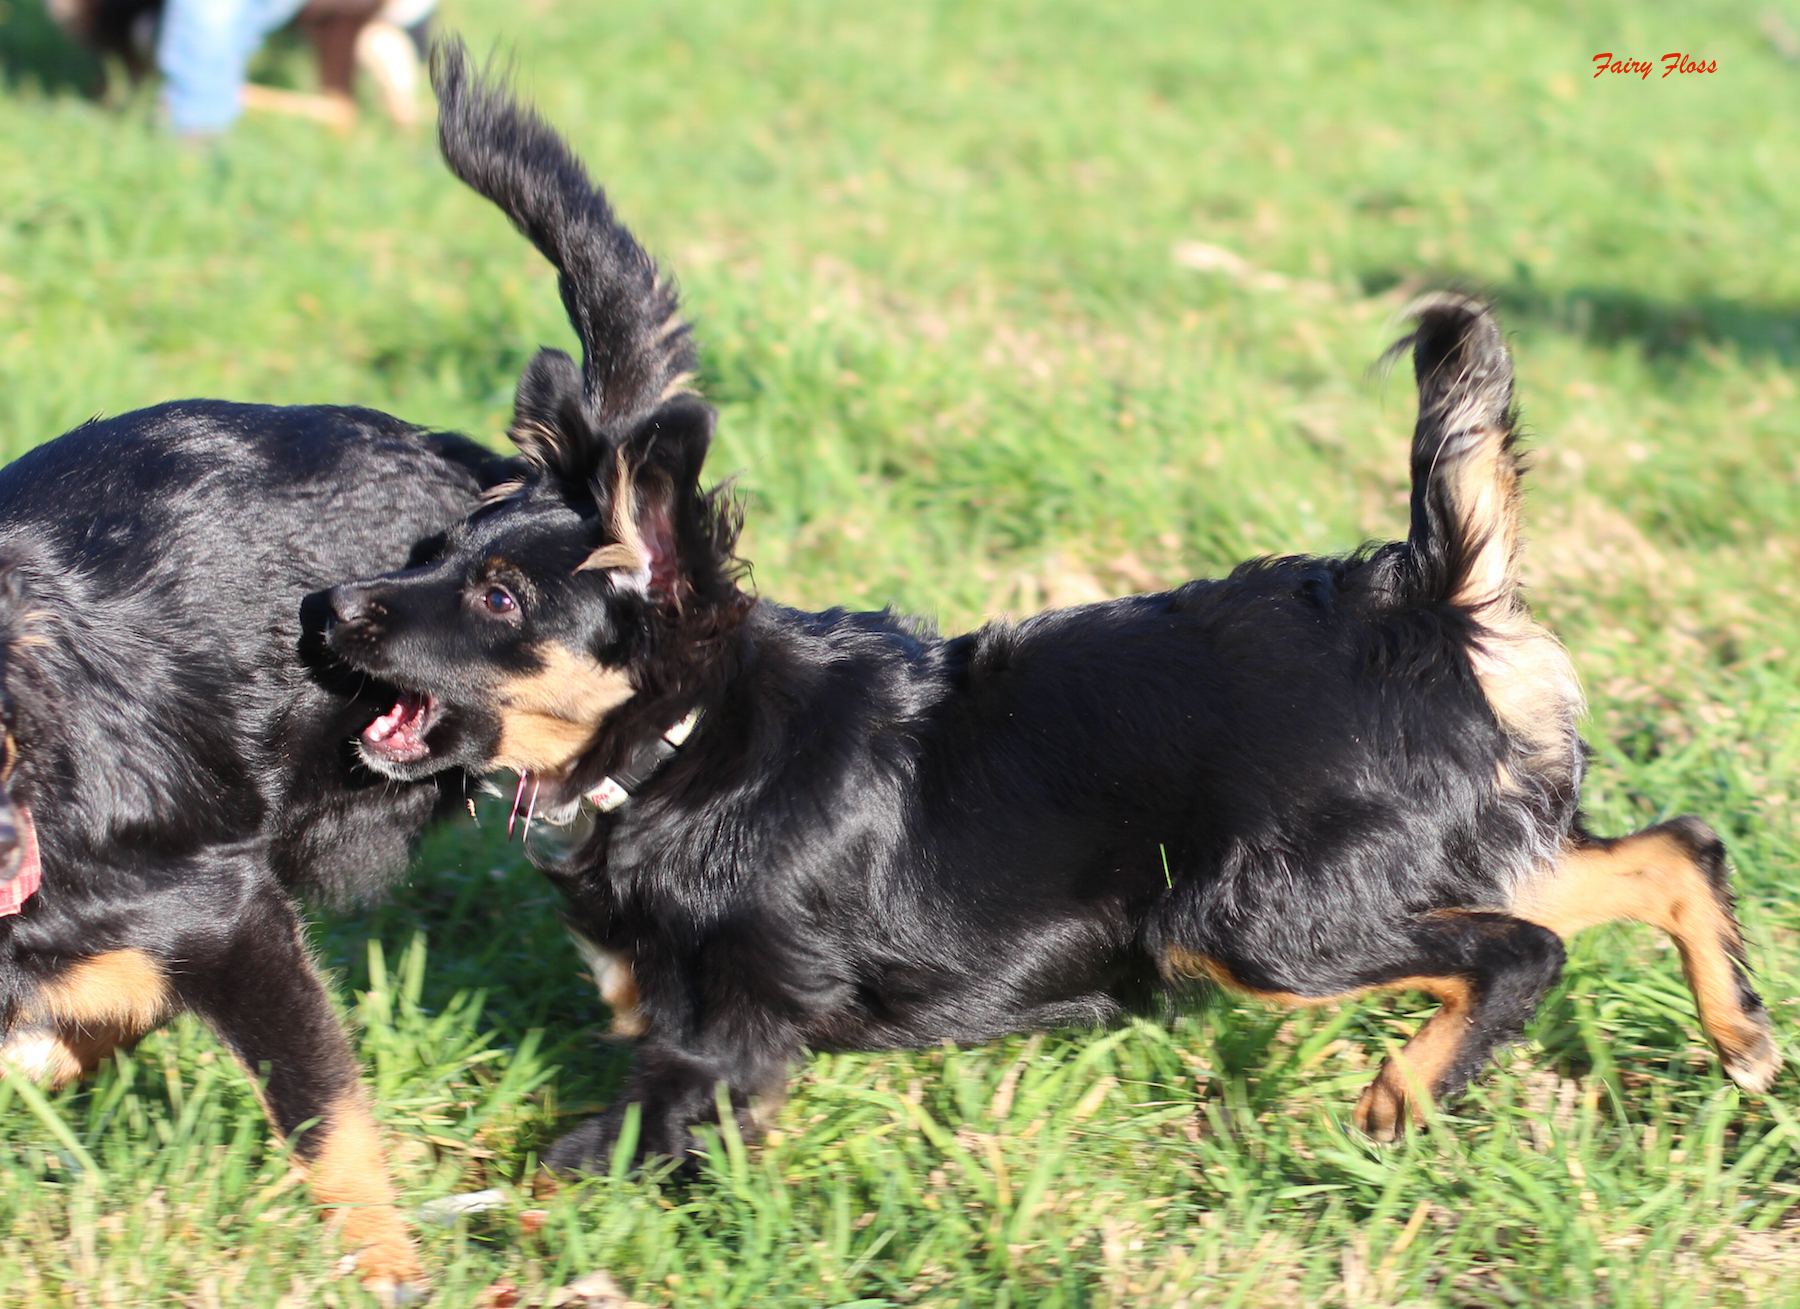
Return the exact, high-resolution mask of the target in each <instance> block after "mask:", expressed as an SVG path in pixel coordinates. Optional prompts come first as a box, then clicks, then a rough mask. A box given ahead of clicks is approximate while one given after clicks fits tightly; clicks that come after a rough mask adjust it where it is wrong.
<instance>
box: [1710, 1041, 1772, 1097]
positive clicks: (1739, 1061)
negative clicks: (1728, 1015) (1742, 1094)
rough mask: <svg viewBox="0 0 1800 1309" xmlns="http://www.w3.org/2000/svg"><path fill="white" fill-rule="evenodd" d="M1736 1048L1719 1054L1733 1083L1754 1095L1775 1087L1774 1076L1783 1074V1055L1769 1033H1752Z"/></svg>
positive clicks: (1723, 1050) (1734, 1044)
mask: <svg viewBox="0 0 1800 1309" xmlns="http://www.w3.org/2000/svg"><path fill="white" fill-rule="evenodd" d="M1733 1046H1734V1048H1732V1049H1729V1050H1725V1049H1721V1050H1720V1051H1719V1060H1720V1062H1721V1063H1723V1064H1724V1065H1725V1072H1726V1073H1727V1074H1728V1075H1729V1076H1730V1077H1731V1080H1732V1081H1734V1082H1736V1083H1737V1084H1738V1085H1739V1086H1741V1087H1743V1088H1744V1089H1745V1090H1746V1091H1749V1092H1751V1093H1753V1094H1755V1095H1761V1094H1762V1093H1763V1092H1765V1091H1767V1090H1768V1089H1769V1088H1770V1087H1771V1086H1773V1085H1775V1075H1776V1074H1777V1073H1779V1072H1780V1071H1781V1052H1780V1051H1779V1050H1777V1049H1776V1048H1775V1042H1774V1041H1772V1040H1770V1039H1769V1034H1768V1033H1767V1032H1765V1031H1756V1030H1752V1031H1750V1032H1749V1033H1746V1034H1745V1036H1744V1037H1743V1038H1742V1039H1740V1040H1738V1041H1735V1042H1733Z"/></svg>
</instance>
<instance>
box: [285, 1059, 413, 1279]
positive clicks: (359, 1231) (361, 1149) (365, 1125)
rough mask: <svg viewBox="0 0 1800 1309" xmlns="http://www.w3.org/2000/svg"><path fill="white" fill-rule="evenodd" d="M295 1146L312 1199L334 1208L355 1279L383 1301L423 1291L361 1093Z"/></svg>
mask: <svg viewBox="0 0 1800 1309" xmlns="http://www.w3.org/2000/svg"><path fill="white" fill-rule="evenodd" d="M300 1145H301V1149H300V1153H302V1154H303V1155H304V1157H305V1164H304V1167H305V1169H306V1174H307V1181H308V1183H309V1185H310V1186H311V1188H312V1193H313V1198H314V1199H315V1200H317V1201H318V1202H319V1203H320V1204H322V1205H333V1206H337V1207H338V1209H339V1214H340V1221H341V1227H342V1232H343V1241H344V1244H345V1246H346V1247H348V1248H349V1249H350V1250H352V1251H353V1252H355V1255H356V1271H357V1275H358V1276H359V1277H361V1278H362V1280H363V1281H364V1282H365V1283H366V1284H368V1285H369V1286H370V1287H371V1289H373V1290H375V1291H376V1293H377V1294H379V1295H383V1296H386V1297H388V1298H391V1296H392V1292H393V1291H394V1290H396V1289H397V1288H399V1287H400V1286H403V1285H411V1286H415V1287H418V1286H423V1285H424V1284H425V1273H424V1270H423V1269H422V1268H420V1266H419V1258H418V1254H417V1252H415V1251H414V1249H413V1243H412V1238H411V1237H410V1236H408V1235H407V1232H406V1225H405V1224H404V1223H402V1222H401V1221H400V1215H399V1213H398V1212H397V1211H396V1210H395V1209H394V1185H393V1183H392V1182H391V1181H390V1180H389V1178H388V1170H387V1156H386V1155H385V1154H384V1153H383V1152H382V1149H381V1137H380V1135H379V1133H378V1132H377V1130H376V1127H375V1119H374V1118H373V1116H371V1115H370V1113H369V1105H368V1101H367V1100H366V1099H365V1098H364V1097H363V1093H362V1091H361V1089H360V1088H358V1089H355V1090H352V1091H349V1092H346V1093H345V1094H344V1095H342V1096H341V1097H339V1098H338V1099H337V1100H336V1101H334V1102H333V1103H332V1105H331V1107H330V1109H328V1110H327V1111H326V1113H325V1115H324V1118H323V1120H322V1121H320V1122H318V1123H316V1124H314V1125H313V1126H312V1127H310V1128H308V1129H307V1132H306V1135H305V1136H304V1137H303V1138H302V1140H301V1143H300Z"/></svg>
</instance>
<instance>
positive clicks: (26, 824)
mask: <svg viewBox="0 0 1800 1309" xmlns="http://www.w3.org/2000/svg"><path fill="white" fill-rule="evenodd" d="M13 814H14V820H13V821H14V822H15V824H16V825H17V827H18V832H19V846H20V848H21V849H22V850H23V852H24V854H23V857H22V858H21V859H20V861H19V871H18V872H17V873H15V874H14V875H13V878H12V880H11V881H9V882H7V883H6V884H4V885H0V918H5V917H7V916H8V915H9V914H16V913H18V912H19V911H20V910H22V909H23V908H24V907H25V902H26V901H27V900H29V899H31V897H32V896H33V895H35V894H36V893H37V889H38V886H39V885H40V884H41V883H42V882H43V880H44V867H43V861H42V860H41V859H39V858H38V843H37V827H36V825H34V824H33V823H32V821H31V811H30V810H28V809H26V808H25V806H24V805H18V806H15V807H14V809H13Z"/></svg>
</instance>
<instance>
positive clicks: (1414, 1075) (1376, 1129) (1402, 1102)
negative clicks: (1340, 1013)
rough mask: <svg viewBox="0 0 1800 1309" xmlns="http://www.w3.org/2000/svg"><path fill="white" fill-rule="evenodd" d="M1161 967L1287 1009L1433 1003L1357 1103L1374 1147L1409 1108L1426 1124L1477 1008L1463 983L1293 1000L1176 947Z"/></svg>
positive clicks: (1411, 981) (1429, 981) (1416, 982)
mask: <svg viewBox="0 0 1800 1309" xmlns="http://www.w3.org/2000/svg"><path fill="white" fill-rule="evenodd" d="M1163 967H1164V969H1165V970H1167V971H1168V972H1169V973H1170V974H1171V975H1173V976H1176V977H1192V978H1203V979H1205V980H1207V981H1210V982H1214V983H1216V984H1218V985H1220V986H1223V987H1225V988H1227V989H1228V990H1232V991H1236V992H1238V993H1239V994H1240V995H1248V996H1252V997H1254V998H1255V999H1258V1000H1264V1001H1267V1002H1268V1003H1270V1004H1278V1005H1284V1006H1286V1007H1288V1008H1310V1007H1313V1006H1316V1005H1324V1004H1335V1003H1337V1002H1339V1001H1345V1000H1359V999H1361V998H1362V997H1364V996H1367V995H1375V994H1379V993H1382V992H1387V991H1423V992H1425V993H1426V994H1427V995H1431V996H1434V997H1436V998H1437V1000H1438V1002H1439V1005H1440V1007H1439V1009H1438V1011H1437V1012H1436V1013H1435V1014H1433V1015H1432V1016H1431V1017H1430V1018H1429V1019H1427V1020H1426V1022H1425V1025H1424V1026H1423V1027H1421V1028H1420V1029H1419V1030H1418V1031H1417V1032H1416V1033H1414V1035H1413V1037H1412V1039H1411V1040H1409V1041H1408V1042H1407V1043H1406V1044H1405V1045H1403V1046H1401V1047H1400V1049H1399V1051H1398V1052H1397V1053H1396V1054H1395V1056H1394V1058H1392V1059H1389V1060H1386V1061H1385V1062H1384V1063H1383V1064H1382V1065H1381V1071H1380V1072H1379V1073H1377V1074H1376V1076H1375V1080H1374V1081H1373V1082H1371V1083H1370V1084H1369V1085H1368V1086H1367V1087H1366V1088H1365V1089H1364V1091H1363V1093H1362V1098H1361V1099H1359V1100H1358V1101H1357V1102H1356V1125H1357V1127H1358V1128H1360V1129H1361V1130H1363V1131H1365V1132H1367V1133H1368V1134H1369V1135H1370V1136H1372V1137H1374V1138H1375V1139H1376V1140H1378V1141H1392V1140H1394V1139H1395V1138H1396V1137H1397V1136H1398V1135H1399V1133H1400V1130H1401V1128H1402V1126H1403V1125H1404V1122H1405V1119H1406V1116H1407V1109H1408V1106H1410V1107H1411V1111H1412V1112H1411V1116H1412V1119H1413V1121H1414V1122H1415V1123H1419V1124H1423V1123H1424V1121H1425V1110H1424V1105H1425V1103H1427V1102H1429V1101H1430V1099H1431V1097H1432V1095H1433V1094H1434V1093H1435V1091H1436V1088H1437V1087H1438V1086H1439V1085H1441V1083H1442V1082H1443V1078H1444V1073H1445V1071H1446V1070H1447V1069H1449V1068H1450V1067H1451V1066H1452V1065H1453V1064H1454V1063H1455V1062H1456V1056H1457V1055H1458V1053H1460V1052H1461V1050H1462V1043H1463V1040H1464V1039H1465V1038H1466V1037H1467V1035H1468V1028H1469V1014H1470V1011H1471V1010H1473V1009H1474V1007H1475V994H1474V990H1473V988H1472V987H1471V986H1470V984H1469V982H1468V981H1467V980H1466V979H1465V978H1461V977H1396V978H1395V979H1394V980H1393V981H1391V982H1382V983H1380V984H1378V985H1375V986H1364V987H1359V988H1357V989H1356V990H1354V991H1344V992H1342V993H1340V994H1337V995H1295V994H1293V993H1292V992H1291V991H1259V990H1257V989H1256V988H1254V987H1249V986H1245V985H1244V984H1243V983H1242V982H1239V981H1238V980H1237V979H1236V978H1235V977H1233V976H1232V974H1231V970H1230V969H1228V968H1227V967H1226V966H1225V965H1224V964H1223V963H1221V962H1220V961H1219V960H1217V959H1214V958H1212V957H1211V956H1210V955H1204V954H1200V953H1198V952H1196V951H1192V950H1184V949H1182V948H1181V947H1180V946H1171V947H1169V949H1168V950H1166V951H1164V953H1163Z"/></svg>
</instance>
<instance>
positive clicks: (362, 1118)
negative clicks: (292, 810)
mask: <svg viewBox="0 0 1800 1309" xmlns="http://www.w3.org/2000/svg"><path fill="white" fill-rule="evenodd" d="M213 940H214V941H217V942H218V944H216V945H214V946H213V948H212V949H210V950H209V949H208V948H206V946H204V945H199V944H197V943H190V946H189V948H188V949H187V950H185V951H184V955H185V958H184V959H183V962H182V967H181V969H180V970H179V971H178V972H173V973H172V974H171V976H170V982H171V984H172V985H173V986H174V987H175V989H176V992H177V995H178V997H179V999H180V1001H181V1003H182V1005H183V1006H184V1007H186V1008H188V1009H191V1010H193V1011H194V1012H195V1013H197V1014H198V1015H199V1016H200V1017H202V1018H204V1019H205V1020H206V1021H207V1023H208V1024H210V1025H211V1027H212V1029H213V1030H214V1031H215V1032H216V1033H217V1034H218V1036H219V1039H220V1040H221V1041H223V1042H224V1043H225V1045H226V1046H227V1047H229V1048H230V1050H231V1052H232V1054H233V1055H234V1056H235V1057H236V1058H237V1060H238V1061H239V1063H241V1064H242V1065H243V1066H244V1068H245V1069H246V1071H248V1072H249V1073H250V1075H251V1076H252V1077H253V1078H256V1079H257V1080H258V1082H259V1083H260V1096H261V1099H262V1104H263V1110H264V1112H265V1113H267V1114H268V1116H269V1121H270V1123H271V1125H272V1126H273V1127H274V1128H275V1130H276V1131H277V1132H278V1133H279V1134H280V1135H281V1136H283V1137H290V1136H293V1135H294V1134H295V1133H296V1132H299V1136H298V1139H297V1140H296V1141H295V1143H294V1159H295V1162H296V1163H298V1164H299V1165H300V1166H301V1167H302V1168H304V1169H305V1170H306V1174H307V1180H308V1183H309V1185H310V1186H311V1189H312V1193H313V1195H314V1197H315V1198H316V1199H317V1200H318V1201H319V1203H321V1204H324V1205H330V1206H334V1207H336V1208H337V1210H338V1213H339V1219H340V1222H341V1225H342V1235H343V1243H344V1246H345V1248H346V1249H347V1250H349V1251H351V1252H353V1253H354V1255H355V1258H356V1271H357V1273H358V1275H359V1276H360V1277H361V1278H362V1280H363V1282H364V1283H365V1284H366V1285H367V1286H368V1287H369V1288H370V1289H371V1290H372V1291H374V1292H375V1293H376V1294H377V1295H379V1296H381V1297H382V1298H383V1299H384V1300H388V1301H396V1300H404V1299H410V1298H413V1296H414V1294H415V1293H417V1292H419V1291H422V1290H423V1289H424V1284H425V1278H424V1273H423V1271H422V1270H421V1268H420V1267H419V1261H418V1257H417V1255H416V1254H415V1252H414V1250H413V1244H412V1240H411V1238H410V1237H409V1236H408V1234H407V1231H406V1227H405V1225H404V1224H403V1223H402V1222H401V1221H400V1216H399V1214H398V1213H397V1212H396V1211H395V1209H394V1188H393V1184H392V1182H391V1181H390V1180H389V1176H388V1168H387V1159H386V1156H385V1154H384V1152H383V1150H382V1147H381V1141H380V1137H379V1135H378V1133H377V1129H376V1126H375V1119H374V1117H373V1115H372V1114H371V1113H370V1111H369V1102H368V1098H367V1096H366V1095H365V1094H364V1093H363V1089H362V1086H361V1083H360V1081H359V1079H358V1076H357V1073H358V1069H357V1064H356V1057H355V1054H354V1052H353V1051H352V1050H351V1048H350V1042H349V1041H348V1039H346V1037H345V1035H344V1032H343V1029H342V1028H340V1027H339V1026H338V1022H337V1018H336V1016H335V1015H334V1014H333V1013H332V1011H331V1005H330V1002H329V1001H328V999H327V998H326V994H325V987H324V984H323V983H322V982H321V981H320V979H319V975H318V973H317V971H316V970H315V969H314V967H313V963H312V960H311V959H310V958H309V957H308V955H307V952H306V948H305V945H304V944H303V942H302V940H301V935H300V924H299V922H298V920H297V919H296V918H295V916H294V912H293V910H292V908H290V907H289V905H288V903H287V901H286V900H285V899H284V898H283V897H282V896H281V895H280V894H279V893H277V892H275V891H274V890H273V888H270V889H269V890H268V891H266V892H264V893H263V894H261V895H259V896H257V897H256V898H254V899H253V900H252V901H251V902H250V903H249V904H248V905H246V906H244V907H242V908H241V909H240V910H239V915H238V920H237V921H236V922H235V923H233V924H231V925H230V930H229V931H228V932H221V933H220V934H219V935H218V936H217V937H214V938H213ZM308 1124H310V1125H308ZM302 1129H303V1130H302Z"/></svg>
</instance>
